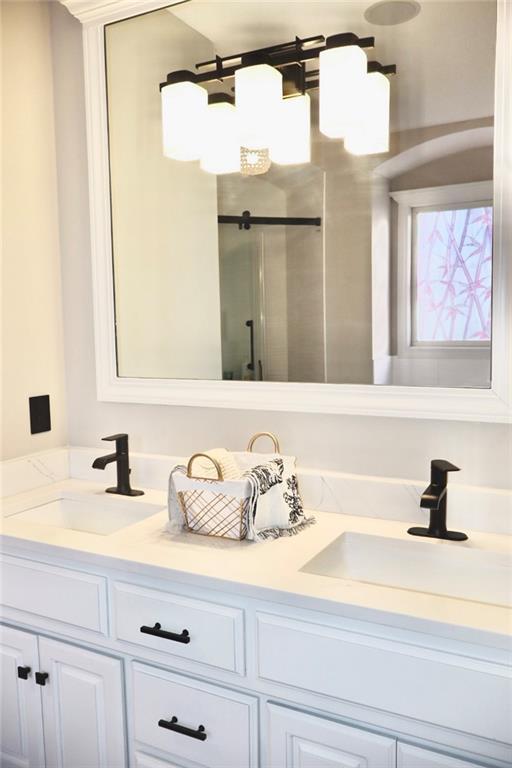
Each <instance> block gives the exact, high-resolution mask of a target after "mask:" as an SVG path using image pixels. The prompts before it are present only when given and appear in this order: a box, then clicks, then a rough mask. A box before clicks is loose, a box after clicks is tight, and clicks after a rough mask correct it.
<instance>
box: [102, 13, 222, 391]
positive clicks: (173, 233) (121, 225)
mask: <svg viewBox="0 0 512 768" xmlns="http://www.w3.org/2000/svg"><path fill="white" fill-rule="evenodd" d="M105 50H106V54H107V73H108V77H107V87H108V93H109V135H110V163H111V172H112V225H113V226H112V234H113V249H114V274H115V285H116V322H117V326H116V327H117V350H118V365H119V373H120V375H121V376H150V377H161V378H198V379H220V378H222V369H221V333H220V301H219V256H218V245H217V180H216V177H215V176H214V175H211V174H209V173H204V172H203V171H201V169H200V168H199V165H198V163H183V162H180V161H177V160H170V159H168V158H166V157H164V156H163V155H162V128H161V117H160V94H159V91H158V84H159V82H161V81H163V80H164V79H165V75H166V74H167V72H172V71H174V70H177V69H187V68H190V66H191V64H192V63H193V62H194V61H204V60H205V59H208V58H210V57H211V56H212V55H213V52H214V51H213V47H212V44H211V43H210V41H209V40H206V38H204V37H203V36H202V35H200V34H199V33H198V32H196V31H195V30H193V29H191V28H190V27H189V26H187V24H185V23H184V22H182V21H180V20H179V19H177V18H176V17H175V16H174V15H173V14H172V13H169V12H168V11H167V10H162V11H159V12H157V13H147V14H145V15H142V16H137V17H136V18H135V19H128V20H126V21H122V22H119V23H117V24H111V25H110V26H109V27H108V28H107V31H106V38H105ZM184 189H186V190H187V191H188V194H186V195H184V194H183V190H184Z"/></svg>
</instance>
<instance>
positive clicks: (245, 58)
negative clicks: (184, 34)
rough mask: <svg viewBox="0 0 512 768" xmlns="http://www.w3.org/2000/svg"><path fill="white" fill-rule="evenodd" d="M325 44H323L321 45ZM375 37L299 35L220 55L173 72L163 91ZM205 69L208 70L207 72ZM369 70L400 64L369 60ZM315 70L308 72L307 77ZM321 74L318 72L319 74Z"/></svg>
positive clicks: (392, 69)
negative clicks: (192, 66) (285, 40)
mask: <svg viewBox="0 0 512 768" xmlns="http://www.w3.org/2000/svg"><path fill="white" fill-rule="evenodd" d="M318 43H321V44H320V45H317V44H318ZM374 44H375V38H374V37H358V36H357V35H355V34H353V33H352V32H344V33H340V34H337V35H331V36H330V37H327V38H325V37H324V35H315V36H314V37H306V38H299V37H296V38H295V40H291V41H289V42H287V43H280V44H279V45H272V46H268V47H267V48H258V49H256V50H252V51H246V52H244V53H236V54H231V55H230V56H216V57H215V58H214V59H211V60H209V61H202V62H199V63H198V64H196V65H195V68H196V70H200V71H197V72H195V73H194V72H191V71H190V70H179V71H177V72H170V73H169V74H168V75H167V79H166V81H165V82H164V83H160V90H161V89H162V88H164V87H165V86H166V85H171V84H172V83H177V82H184V81H189V82H194V83H213V82H223V81H224V80H225V79H227V78H231V77H233V76H234V74H235V72H236V71H237V69H241V68H242V67H247V66H249V65H250V64H256V63H268V64H270V65H271V66H273V67H276V68H278V69H279V68H281V67H286V65H290V64H292V65H293V64H302V65H303V64H304V62H306V61H311V60H312V59H317V58H318V57H319V56H320V54H321V53H322V51H325V50H327V49H328V48H340V47H343V46H347V45H358V46H359V47H360V48H373V47H374ZM203 70H204V71H203ZM368 71H369V72H382V74H384V75H391V74H396V65H395V64H389V65H381V64H379V62H373V61H372V62H369V64H368ZM311 74H314V73H308V72H306V73H305V77H306V78H307V77H308V76H311ZM316 74H317V73H316ZM305 87H306V88H307V89H310V88H317V87H318V82H317V81H314V83H313V82H309V83H306V86H305Z"/></svg>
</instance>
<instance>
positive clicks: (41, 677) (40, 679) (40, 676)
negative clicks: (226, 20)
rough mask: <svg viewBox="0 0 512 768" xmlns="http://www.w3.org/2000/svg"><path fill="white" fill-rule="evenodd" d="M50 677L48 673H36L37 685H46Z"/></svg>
mask: <svg viewBox="0 0 512 768" xmlns="http://www.w3.org/2000/svg"><path fill="white" fill-rule="evenodd" d="M49 677H50V675H49V674H48V672H36V683H37V684H38V685H46V681H47V680H48V678H49Z"/></svg>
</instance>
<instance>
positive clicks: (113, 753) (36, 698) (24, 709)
mask: <svg viewBox="0 0 512 768" xmlns="http://www.w3.org/2000/svg"><path fill="white" fill-rule="evenodd" d="M1 629H2V632H1V634H2V644H1V648H2V670H1V671H2V677H1V680H0V685H1V690H2V727H1V732H0V743H1V766H2V768H21V767H23V768H24V767H25V766H26V768H41V766H44V765H45V764H46V766H47V768H71V766H84V767H85V766H87V768H92V766H98V767H99V766H102V768H124V766H125V765H126V751H125V730H124V696H123V682H122V668H121V662H120V661H119V659H115V658H112V657H110V656H107V655H105V654H102V653H98V652H96V651H91V650H87V649H84V648H79V647H77V646H74V645H70V644H68V643H64V642H61V641H60V640H50V639H48V638H45V637H38V636H36V635H32V634H30V633H28V632H23V631H19V630H16V629H13V628H11V627H2V628H1ZM18 668H20V670H21V674H22V676H21V677H20V676H19V674H18ZM27 668H28V669H27ZM41 673H43V674H44V673H46V675H47V677H45V678H44V679H42V678H41V677H39V681H40V683H39V684H38V683H37V682H36V674H37V675H40V674H41ZM24 674H26V675H27V677H26V679H24V677H23V675H24Z"/></svg>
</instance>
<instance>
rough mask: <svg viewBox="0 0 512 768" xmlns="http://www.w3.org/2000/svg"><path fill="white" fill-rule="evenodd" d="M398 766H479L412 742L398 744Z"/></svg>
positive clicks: (434, 767) (474, 767) (457, 767)
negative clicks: (416, 745) (417, 745)
mask: <svg viewBox="0 0 512 768" xmlns="http://www.w3.org/2000/svg"><path fill="white" fill-rule="evenodd" d="M396 765H397V768H477V766H475V764H474V763H469V762H468V761H467V760H459V758H457V757H450V756H449V755H442V754H440V753H439V752H433V751H432V750H431V749H423V748H422V747H415V746H413V745H412V744H401V743H399V744H398V746H397V762H396Z"/></svg>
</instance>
